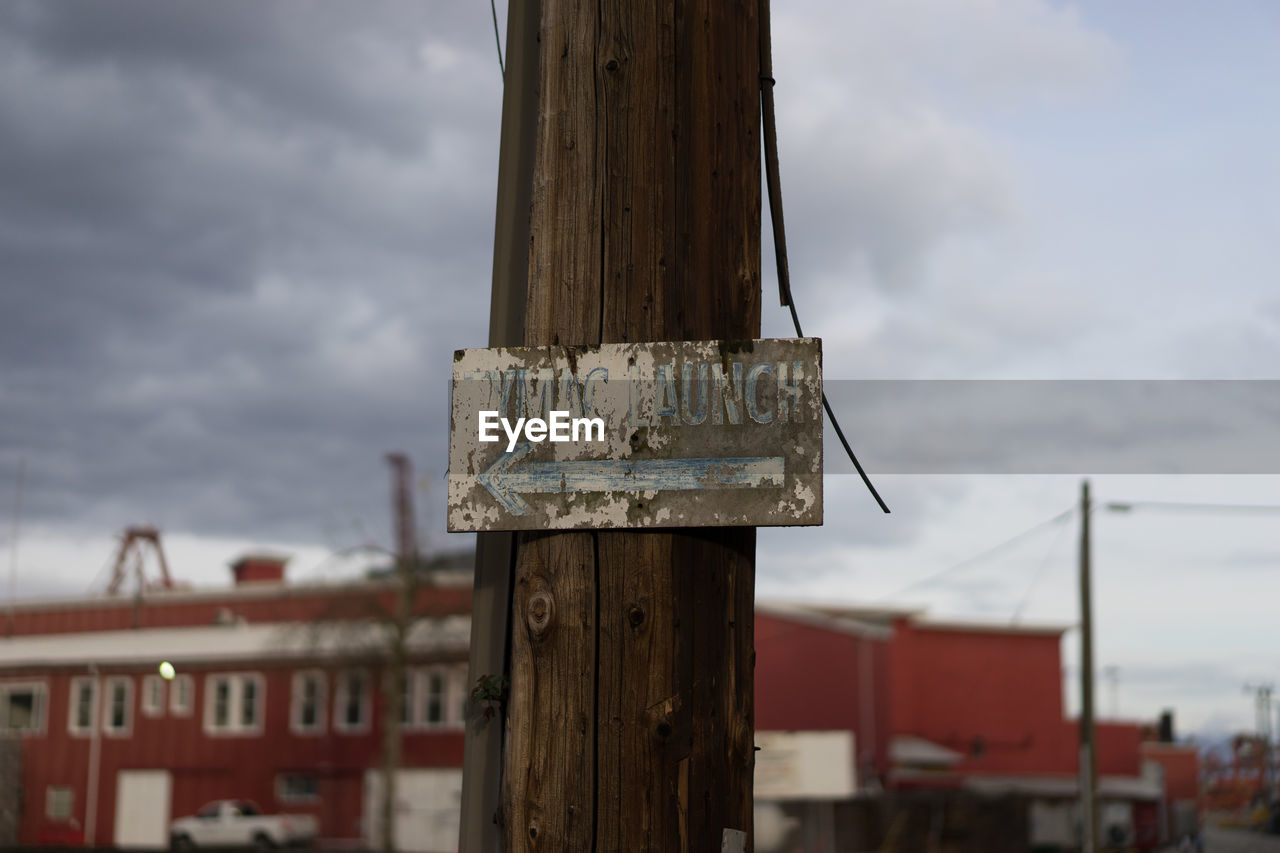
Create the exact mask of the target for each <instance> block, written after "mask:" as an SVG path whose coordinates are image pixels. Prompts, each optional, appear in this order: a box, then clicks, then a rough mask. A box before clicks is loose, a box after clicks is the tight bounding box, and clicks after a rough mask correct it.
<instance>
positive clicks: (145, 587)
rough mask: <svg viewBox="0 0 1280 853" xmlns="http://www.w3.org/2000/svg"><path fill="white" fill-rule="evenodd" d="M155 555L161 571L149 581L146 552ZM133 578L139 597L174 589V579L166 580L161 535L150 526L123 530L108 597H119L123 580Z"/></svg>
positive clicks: (167, 578)
mask: <svg viewBox="0 0 1280 853" xmlns="http://www.w3.org/2000/svg"><path fill="white" fill-rule="evenodd" d="M148 546H150V550H151V552H152V553H153V554H155V557H156V562H157V564H158V565H159V567H160V576H159V577H158V578H155V579H153V580H148V579H147V576H146V571H145V566H146V559H145V558H146V551H147V547H148ZM129 574H133V576H134V577H135V578H137V580H138V593H139V594H141V593H144V592H152V591H154V590H158V589H173V588H174V583H173V579H172V578H171V577H170V576H169V563H168V561H167V560H165V556H164V547H163V546H162V545H161V544H160V531H159V530H157V529H156V528H155V527H152V526H150V525H138V526H134V527H126V528H125V530H124V533H123V535H121V537H120V550H119V551H117V552H116V561H115V565H114V566H113V567H112V569H111V582H110V583H109V584H107V595H118V594H119V593H120V587H121V586H123V585H124V581H125V577H126V576H127V575H129Z"/></svg>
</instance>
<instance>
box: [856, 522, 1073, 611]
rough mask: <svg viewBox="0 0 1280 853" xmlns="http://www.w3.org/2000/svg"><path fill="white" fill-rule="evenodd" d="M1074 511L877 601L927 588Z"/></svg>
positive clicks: (1038, 525)
mask: <svg viewBox="0 0 1280 853" xmlns="http://www.w3.org/2000/svg"><path fill="white" fill-rule="evenodd" d="M1075 511H1076V510H1075V507H1071V508H1070V509H1067V510H1063V511H1062V512H1060V513H1058V514H1057V515H1055V516H1054V517H1053V518H1048V519H1045V520H1044V521H1042V522H1040V523H1039V524H1035V525H1032V526H1031V527H1028V528H1027V529H1026V530H1024V531H1022V532H1021V533H1019V534H1017V535H1016V536H1012V537H1010V538H1008V539H1006V540H1005V541H1003V542H1001V543H1000V544H999V545H995V546H993V547H991V548H988V549H987V550H985V551H983V552H982V553H980V554H977V555H975V556H973V557H970V558H969V559H967V560H964V561H963V562H959V563H956V564H955V565H954V566H951V567H949V568H946V569H943V570H942V571H940V572H937V573H936V574H932V575H929V576H928V577H925V578H921V579H920V580H918V581H913V582H912V583H910V584H908V585H907V586H904V587H903V588H902V589H900V590H898V591H897V592H893V593H890V594H889V595H885V596H881V597H880V598H879V599H878V600H879V601H884V600H886V599H889V598H897V597H898V596H900V595H902V594H903V593H904V592H910V591H911V590H913V589H917V588H918V587H922V586H927V585H929V584H931V583H933V582H934V581H937V580H939V579H941V578H943V577H946V576H947V575H949V574H951V573H952V572H958V571H960V570H961V569H966V568H968V567H970V566H972V565H975V564H977V563H979V562H981V561H982V560H985V559H986V558H987V557H991V556H993V555H995V554H997V553H999V552H1001V551H1003V550H1004V549H1006V548H1008V547H1009V546H1010V545H1013V544H1014V543H1015V542H1020V541H1021V540H1023V539H1026V538H1027V537H1028V536H1030V535H1032V534H1033V533H1037V532H1039V531H1040V530H1041V529H1042V528H1045V527H1048V526H1050V525H1052V524H1057V523H1058V522H1059V521H1062V520H1063V519H1064V518H1068V517H1070V516H1072V515H1074V514H1075Z"/></svg>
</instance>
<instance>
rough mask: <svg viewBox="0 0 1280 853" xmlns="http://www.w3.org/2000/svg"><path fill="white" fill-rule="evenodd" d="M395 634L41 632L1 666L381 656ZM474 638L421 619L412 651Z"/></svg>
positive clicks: (378, 629) (266, 626)
mask: <svg viewBox="0 0 1280 853" xmlns="http://www.w3.org/2000/svg"><path fill="white" fill-rule="evenodd" d="M389 630H390V629H389V626H387V625H385V624H382V623H379V622H375V621H371V620H368V621H358V622H357V621H349V622H317V623H299V622H275V623H258V624H247V623H243V622H239V623H232V624H229V625H213V626H199V627H192V628H142V629H135V630H124V631H92V632H81V633H72V634H35V635H28V636H18V637H8V638H0V669H8V670H12V669H33V668H66V667H85V666H88V665H90V664H93V665H97V666H130V665H153V664H158V663H159V662H160V661H169V662H170V663H172V664H174V665H175V666H180V665H182V664H186V665H194V664H210V663H212V664H232V663H248V662H252V661H264V660H306V659H314V658H325V659H326V660H352V659H362V658H363V659H367V658H370V657H377V656H380V651H381V650H382V649H385V648H386V644H387V641H388V633H389ZM470 635H471V617H470V616H462V615H455V616H445V617H441V618H432V619H420V620H418V621H417V622H415V623H414V624H413V626H412V628H411V630H410V632H409V637H408V647H409V651H410V652H411V653H412V654H414V655H418V656H422V655H431V654H440V655H456V654H458V653H461V652H465V650H466V649H467V644H468V642H469V640H470Z"/></svg>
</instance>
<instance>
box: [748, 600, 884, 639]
mask: <svg viewBox="0 0 1280 853" xmlns="http://www.w3.org/2000/svg"><path fill="white" fill-rule="evenodd" d="M756 612H757V613H763V614H765V615H767V616H773V617H775V618H777V619H787V620H789V621H791V622H798V623H801V624H804V625H811V626H813V627H815V628H825V629H826V630H828V631H836V632H838V633H842V634H854V635H857V636H861V637H870V638H872V639H877V640H887V639H889V638H890V637H891V636H892V635H893V631H892V629H890V628H889V627H888V626H887V625H885V624H884V623H877V622H868V621H864V620H862V619H859V618H856V617H854V616H846V615H839V614H837V613H835V612H833V611H826V610H822V609H819V608H815V607H812V606H810V605H806V604H797V603H794V602H788V601H757V602H756Z"/></svg>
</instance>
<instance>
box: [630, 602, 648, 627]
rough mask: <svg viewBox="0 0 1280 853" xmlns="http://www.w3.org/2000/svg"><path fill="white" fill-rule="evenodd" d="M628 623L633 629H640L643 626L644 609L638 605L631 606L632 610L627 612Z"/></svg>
mask: <svg viewBox="0 0 1280 853" xmlns="http://www.w3.org/2000/svg"><path fill="white" fill-rule="evenodd" d="M627 622H629V623H630V624H631V627H632V628H639V627H640V626H641V625H643V624H644V608H643V607H641V606H640V605H638V604H633V605H631V608H630V609H629V610H627Z"/></svg>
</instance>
